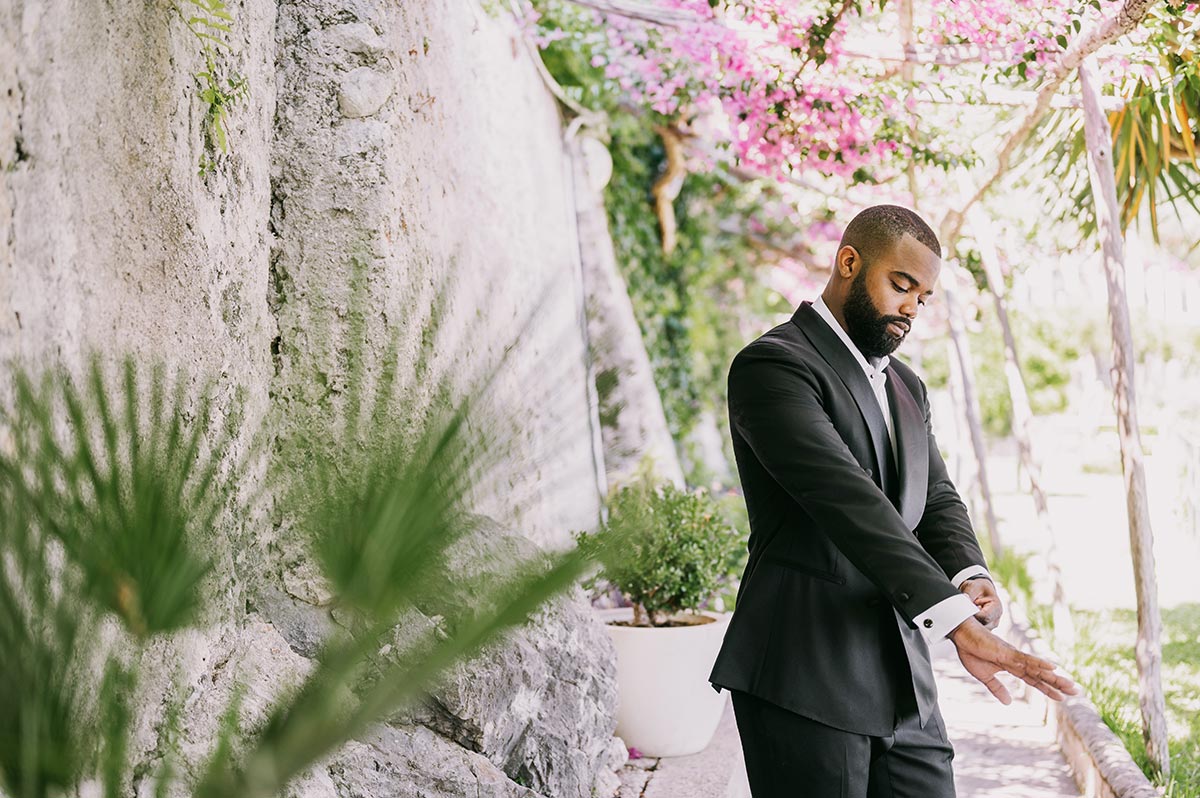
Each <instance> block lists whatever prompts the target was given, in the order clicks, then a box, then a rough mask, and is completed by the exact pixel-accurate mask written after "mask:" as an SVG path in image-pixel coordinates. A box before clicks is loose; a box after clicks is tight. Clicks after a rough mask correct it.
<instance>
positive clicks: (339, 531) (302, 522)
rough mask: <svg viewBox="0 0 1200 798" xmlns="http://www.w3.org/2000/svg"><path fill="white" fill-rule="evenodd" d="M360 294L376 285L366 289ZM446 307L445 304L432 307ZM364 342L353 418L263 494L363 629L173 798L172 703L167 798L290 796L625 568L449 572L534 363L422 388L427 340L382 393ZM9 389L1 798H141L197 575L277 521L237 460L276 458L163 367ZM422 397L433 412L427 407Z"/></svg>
mask: <svg viewBox="0 0 1200 798" xmlns="http://www.w3.org/2000/svg"><path fill="white" fill-rule="evenodd" d="M354 271H355V277H356V278H362V277H363V275H362V271H363V267H362V266H361V265H358V266H357V267H356V268H355V270H354ZM352 285H353V286H354V290H353V291H352V293H353V301H352V308H353V310H352V312H351V313H350V316H351V317H352V318H353V319H357V320H358V321H359V322H361V321H362V319H363V318H364V313H365V311H364V310H363V308H362V306H363V304H364V299H365V279H355V280H354V281H353V283H352ZM544 301H545V297H543V298H542V299H541V300H540V301H539V302H538V303H537V304H536V306H535V310H534V311H533V312H531V313H530V315H529V317H528V318H527V319H526V320H525V321H524V324H523V325H522V326H521V327H520V329H518V330H517V331H516V333H515V336H514V341H515V342H519V341H520V340H522V337H523V335H524V333H526V332H527V331H528V329H529V326H530V325H531V324H532V323H533V322H534V320H535V319H536V318H537V317H538V316H539V311H540V308H541V307H542V306H543V303H544ZM445 306H446V296H445V295H444V294H443V296H441V297H439V298H438V300H437V301H436V302H435V307H436V308H437V309H444V308H445ZM435 316H438V312H437V311H435ZM438 318H440V316H438ZM432 326H436V325H432ZM351 330H352V333H353V334H352V336H351V339H350V342H349V344H348V358H349V363H350V366H351V368H350V375H349V378H348V382H347V388H346V395H347V397H348V401H347V402H346V404H345V405H344V407H343V409H342V412H341V413H340V414H338V416H337V417H336V418H333V419H327V420H325V421H321V420H319V419H318V418H317V417H316V416H315V415H314V416H313V417H312V418H309V419H306V423H307V427H306V430H305V432H306V435H305V436H304V438H305V443H306V448H305V450H304V451H305V452H306V459H293V460H284V461H283V463H284V465H283V466H280V467H276V468H272V469H270V470H269V471H268V480H267V485H268V486H269V490H270V493H271V494H272V495H275V496H277V497H281V498H282V499H283V501H284V502H285V503H286V505H287V506H288V507H289V510H290V512H291V513H292V514H294V516H295V522H296V524H297V526H298V528H299V530H300V532H301V535H302V537H303V538H304V540H306V541H307V542H308V544H309V552H310V556H311V557H312V558H313V559H314V560H315V561H316V562H317V563H318V564H319V565H320V566H321V568H322V571H323V573H324V575H325V577H326V578H327V580H328V582H329V584H330V585H331V586H332V588H333V590H334V592H335V594H337V601H338V603H339V604H340V605H341V607H342V608H344V610H345V611H346V616H347V618H348V621H347V624H346V628H339V629H338V630H337V631H336V632H334V633H332V634H331V636H330V637H329V638H328V639H327V640H326V641H325V642H324V646H323V648H322V650H321V652H320V653H319V655H318V656H317V658H316V662H315V664H314V667H313V668H312V670H311V671H310V675H309V676H308V677H307V678H306V679H305V681H304V682H303V683H302V684H301V685H300V686H299V688H298V689H297V690H296V691H294V692H293V693H290V694H285V695H282V696H280V697H279V698H278V699H277V703H276V704H275V706H273V707H272V708H271V709H270V710H269V713H268V718H267V721H266V722H265V724H264V725H262V726H261V727H259V728H255V729H251V730H246V729H243V728H241V727H240V724H239V718H240V702H239V700H238V698H239V695H240V693H239V692H238V691H237V690H235V692H234V696H233V699H232V700H231V701H230V703H229V704H228V708H227V711H226V712H225V714H224V717H223V718H222V720H221V722H220V734H219V739H217V740H216V741H214V744H213V748H212V749H211V751H210V752H209V755H208V757H207V761H206V763H201V764H202V769H201V772H200V774H199V777H198V781H197V782H196V783H187V784H183V785H180V784H178V783H177V782H178V781H179V778H180V776H179V772H180V768H178V767H177V765H176V762H177V759H178V751H177V745H176V743H175V742H174V740H175V738H176V737H177V736H178V730H179V728H180V723H181V718H182V714H181V713H182V710H181V703H180V702H177V701H172V702H171V703H170V704H169V706H168V711H167V715H166V718H165V720H164V722H163V724H162V726H161V727H160V730H161V735H162V736H161V739H160V749H162V750H161V753H162V754H163V760H162V764H161V766H160V768H159V769H158V772H157V774H155V776H154V782H155V786H154V789H155V794H156V795H159V796H165V795H167V794H168V792H170V793H171V794H175V793H177V792H178V790H179V788H180V787H183V788H184V789H186V790H187V791H189V792H190V793H191V794H192V795H195V796H203V797H205V798H216V797H217V796H220V798H249V797H250V796H261V797H262V798H267V796H274V795H277V794H278V793H279V792H280V791H281V790H282V789H283V788H284V787H285V785H286V784H287V783H288V781H289V780H290V779H292V778H294V777H295V776H297V775H298V774H300V773H302V772H304V771H306V770H308V769H309V768H310V767H311V766H312V765H313V763H314V762H317V761H318V760H320V759H321V758H322V757H325V756H327V755H328V754H330V753H331V752H332V751H333V750H335V749H336V748H337V747H339V746H340V745H341V744H342V743H344V742H345V741H346V740H348V739H350V738H352V737H353V736H354V735H356V734H359V733H361V732H362V731H364V730H365V729H366V728H367V727H368V726H369V725H370V724H372V723H375V722H377V721H379V720H380V719H382V718H384V717H387V716H389V715H391V714H392V713H394V712H395V711H396V710H397V709H399V708H401V707H402V706H404V705H405V704H406V703H408V702H410V701H412V700H414V699H415V698H417V697H418V696H420V695H421V693H422V691H424V690H425V689H427V688H428V686H429V685H430V684H431V682H432V681H433V680H434V679H435V678H436V677H437V676H439V675H440V674H441V673H443V672H444V671H445V670H446V668H448V667H449V666H451V665H452V664H454V663H455V662H457V661H459V660H460V659H462V658H464V657H467V656H470V655H472V654H474V653H476V652H478V651H479V650H480V648H481V647H482V646H484V645H486V644H488V643H489V642H492V641H494V640H496V639H497V638H498V636H499V635H501V634H502V633H503V632H504V631H505V630H508V629H510V628H512V627H513V626H516V625H519V624H522V623H524V622H525V621H526V620H527V619H528V618H529V616H530V614H532V613H533V612H535V611H536V610H537V609H538V608H539V607H540V605H541V604H542V603H543V602H544V601H546V600H547V599H548V598H550V597H551V596H554V595H556V594H558V593H560V592H562V591H563V590H565V589H567V588H569V587H570V586H571V585H573V584H576V583H577V581H578V580H579V578H580V577H581V576H582V575H583V573H584V571H585V569H586V568H587V566H588V565H589V563H590V562H591V561H590V560H589V557H591V556H596V557H605V558H609V557H611V556H612V552H610V551H609V549H608V548H607V544H606V540H607V539H608V538H606V537H605V536H603V535H601V536H599V537H596V538H594V539H593V540H592V541H591V542H590V543H589V546H588V547H587V548H586V549H584V548H582V547H580V548H575V549H572V550H570V551H567V552H561V553H554V554H549V553H547V554H538V555H536V556H517V557H509V558H507V559H506V560H505V561H504V562H503V563H501V564H500V565H498V566H497V567H496V568H495V569H494V570H492V571H489V572H487V573H485V574H482V575H480V574H474V575H463V574H459V573H454V572H452V571H451V570H449V568H450V565H449V564H450V563H451V562H452V559H451V553H452V549H453V548H454V547H455V546H457V545H459V544H461V543H462V542H464V541H465V540H466V539H467V537H468V536H469V535H470V534H471V532H472V529H473V527H472V525H471V524H470V523H469V518H470V515H469V513H468V512H467V509H468V507H469V502H470V501H471V500H472V498H473V497H474V496H475V495H476V492H477V491H478V490H479V489H480V488H481V486H483V485H485V484H486V481H487V479H488V478H489V475H492V474H493V472H495V471H496V470H497V469H498V468H500V467H501V466H504V467H508V466H509V465H510V463H509V462H508V461H507V460H506V459H505V455H506V453H507V448H508V447H507V439H506V437H505V430H507V429H508V428H509V427H508V426H506V424H505V423H503V422H505V421H506V419H503V418H500V417H497V416H495V415H494V414H493V413H492V412H490V411H489V410H488V406H487V404H486V399H487V397H488V396H489V395H490V393H491V388H492V387H493V383H494V380H495V378H496V376H497V374H499V373H502V372H504V371H505V370H506V369H507V370H508V371H511V370H512V367H513V366H512V364H511V363H510V362H509V360H510V358H511V356H512V355H513V354H515V353H517V352H518V351H519V350H518V349H517V348H516V343H513V344H510V345H509V346H507V347H505V349H504V351H505V356H504V357H501V358H498V359H497V361H498V362H494V363H489V364H488V365H487V366H486V368H484V369H483V370H482V372H481V373H479V374H477V375H475V376H472V375H471V374H470V373H466V374H463V373H462V370H461V368H459V369H456V370H455V371H454V372H453V373H442V374H440V375H439V374H435V373H433V371H432V369H430V368H428V362H429V360H430V357H431V354H432V352H433V351H434V350H435V349H437V343H438V342H437V341H436V336H435V335H433V334H432V333H430V335H429V336H428V337H427V338H426V340H425V345H424V346H422V348H421V350H420V354H419V356H418V358H417V363H416V366H415V368H413V369H412V370H411V371H409V370H408V368H407V363H405V365H406V368H405V369H404V372H405V375H406V379H403V380H402V379H401V371H402V369H401V362H402V361H401V358H400V355H399V349H398V347H397V346H396V345H395V344H393V345H392V346H390V347H388V348H387V350H386V352H385V353H384V354H383V355H382V362H380V363H379V364H378V365H379V366H380V368H379V369H378V370H377V371H376V372H375V373H376V376H375V377H373V378H371V379H368V377H367V372H368V369H367V368H366V367H365V363H366V356H367V353H368V352H370V346H369V343H370V339H369V336H368V334H367V330H366V328H365V325H364V324H362V323H358V324H352V325H351ZM450 362H452V363H455V362H457V363H461V362H462V361H455V359H454V358H453V357H451V358H450ZM526 365H528V366H531V367H533V368H535V369H542V370H543V371H549V370H548V369H546V366H545V364H544V363H529V364H526ZM14 373H15V383H16V389H17V390H16V392H15V396H16V400H15V404H14V408H13V410H12V412H11V413H9V414H7V415H6V416H4V417H3V419H2V421H3V423H0V506H3V507H4V512H3V513H0V562H4V563H5V565H6V567H5V568H2V569H0V792H3V793H5V794H9V795H13V796H21V798H46V797H48V796H52V795H61V794H65V793H71V792H73V791H74V790H75V789H76V788H77V787H78V785H79V784H80V783H81V782H83V781H88V780H92V779H95V780H97V781H98V782H99V783H100V784H101V785H102V787H103V790H104V793H105V795H106V796H114V795H118V794H125V792H126V791H127V788H128V784H127V782H126V781H125V779H126V778H127V775H128V771H129V763H128V761H127V760H128V756H129V742H130V739H131V738H130V735H131V734H132V730H133V729H135V728H138V727H139V725H140V724H139V723H138V719H137V718H136V713H137V711H138V709H139V707H138V705H137V703H135V702H136V700H137V697H138V692H137V687H138V677H139V668H138V666H139V664H140V662H141V660H142V654H144V653H145V652H146V651H147V646H148V645H149V643H150V642H151V641H152V640H154V639H156V638H160V637H161V636H163V635H164V634H168V633H171V632H174V631H177V630H180V629H185V628H188V627H194V626H196V625H197V624H198V623H199V616H198V610H199V595H200V588H201V586H202V584H201V583H202V580H203V578H204V575H205V573H206V571H207V569H208V563H209V562H210V560H209V559H208V557H206V556H204V555H202V554H201V553H200V552H201V551H205V552H207V553H208V555H209V556H212V557H213V558H214V559H216V558H218V557H221V555H224V556H225V557H228V556H229V555H230V552H229V548H230V547H231V546H233V545H234V544H233V543H232V542H231V540H230V538H229V536H228V535H221V534H217V523H218V518H219V517H222V515H223V514H224V513H228V514H229V516H230V517H232V518H236V519H240V518H253V517H260V516H261V513H259V512H257V508H258V504H257V503H258V502H259V501H260V499H261V497H262V496H263V495H264V493H263V491H262V490H251V489H249V487H250V486H247V485H245V483H246V481H247V469H246V467H245V463H247V462H250V459H251V458H252V457H256V456H257V455H258V454H259V453H261V451H262V449H261V448H260V447H259V446H257V445H254V446H248V447H247V446H245V445H243V444H242V443H241V442H242V441H263V440H266V439H267V436H266V435H265V434H264V430H263V429H260V428H259V427H258V426H257V425H252V424H249V423H248V422H247V421H246V419H245V416H244V414H242V413H241V412H239V411H238V410H237V409H236V408H235V412H233V413H231V414H230V415H229V417H228V418H229V420H228V421H226V422H225V423H223V424H217V423H215V422H214V420H213V416H214V415H215V414H214V413H213V411H212V401H211V398H210V396H211V393H210V391H209V390H208V389H202V390H201V392H200V393H199V395H198V396H197V395H194V394H193V392H192V391H190V390H189V389H188V385H189V383H188V382H187V380H186V379H185V378H183V377H182V376H174V377H171V378H168V377H167V375H166V372H165V370H164V369H162V368H161V367H155V368H153V369H151V372H150V377H149V378H147V377H146V376H145V370H144V369H142V368H140V367H139V366H138V365H137V364H136V363H135V362H134V361H133V360H132V359H126V360H125V361H124V364H123V367H122V368H121V369H120V371H119V375H120V377H119V378H118V379H115V380H114V379H109V377H108V376H107V372H106V370H105V369H104V368H103V366H102V365H101V362H100V361H99V360H98V359H92V360H91V361H90V366H89V368H88V369H87V370H86V377H85V379H84V380H83V381H82V383H81V384H76V383H75V382H74V381H73V380H72V379H71V378H70V377H69V376H68V375H67V373H66V372H65V371H63V370H61V369H59V368H57V367H51V368H48V369H46V370H45V371H44V372H43V373H41V374H37V373H31V372H28V371H25V370H23V369H16V370H15V372H14ZM429 386H432V391H431V393H428V394H427V395H429V396H430V397H431V399H430V400H429V403H428V404H421V405H420V406H418V404H417V403H416V402H415V401H413V399H412V397H414V396H415V395H417V394H422V395H426V389H427V388H428V387H429ZM518 426H519V425H518ZM235 441H237V442H238V445H237V446H235V445H234V442H235ZM235 450H236V451H235ZM240 451H244V452H245V454H243V455H241V456H239V455H238V452H240ZM452 580H453V581H454V582H455V585H456V587H457V588H459V589H460V590H461V591H462V592H463V593H464V594H465V595H468V596H469V597H470V601H466V602H462V603H461V604H459V605H456V606H454V607H453V608H449V609H442V610H440V613H439V614H440V615H441V616H442V617H441V618H440V620H439V621H438V622H437V623H436V624H433V626H432V628H428V629H426V630H425V631H423V632H418V634H417V638H418V639H416V640H415V641H414V642H413V645H411V647H406V648H404V650H400V651H392V653H391V654H389V655H388V657H387V658H386V659H384V658H381V656H380V654H379V652H380V650H381V648H382V647H383V641H384V640H385V639H389V640H392V641H394V640H395V627H396V624H397V623H398V621H399V619H400V618H401V617H402V615H403V614H405V613H408V612H410V611H411V610H413V609H414V608H418V609H419V608H421V607H423V606H424V605H425V604H428V603H431V602H434V601H436V599H437V598H438V596H439V595H440V594H441V593H443V592H444V591H445V586H446V584H447V583H448V582H450V581H452ZM443 606H444V603H443ZM428 617H433V614H432V613H430V614H429V615H428ZM114 620H115V621H118V622H119V623H113V621H114ZM393 648H394V646H393ZM142 775H147V774H146V773H144V772H143V773H142Z"/></svg>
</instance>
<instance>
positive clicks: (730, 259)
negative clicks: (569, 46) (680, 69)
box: [605, 115, 791, 440]
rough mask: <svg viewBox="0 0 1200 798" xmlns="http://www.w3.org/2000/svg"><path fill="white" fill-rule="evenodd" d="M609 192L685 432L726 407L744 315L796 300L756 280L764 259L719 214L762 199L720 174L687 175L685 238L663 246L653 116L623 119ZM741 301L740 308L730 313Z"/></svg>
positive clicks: (618, 236)
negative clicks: (708, 412) (670, 247)
mask: <svg viewBox="0 0 1200 798" xmlns="http://www.w3.org/2000/svg"><path fill="white" fill-rule="evenodd" d="M610 151H611V153H612V158H613V176H612V180H611V181H610V182H609V185H608V187H607V190H606V193H605V204H606V206H607V209H608V217H609V228H610V231H611V234H612V238H613V245H614V247H615V249H616V253H617V262H618V264H619V265H620V267H621V271H622V275H623V276H624V278H625V281H626V284H627V286H628V289H629V295H630V299H631V300H632V301H633V307H634V312H635V314H636V316H637V319H638V323H639V325H640V327H641V330H642V337H643V340H644V341H645V344H646V350H647V353H648V354H649V356H650V362H651V364H652V366H653V368H654V375H655V382H656V384H657V386H658V389H659V393H660V394H661V396H662V398H663V409H664V411H665V412H666V416H667V422H668V425H669V426H670V428H671V432H672V434H673V435H674V437H675V439H676V440H680V439H682V438H684V437H685V436H686V435H687V433H688V432H689V431H690V430H691V429H692V427H693V425H694V424H695V421H696V417H697V416H698V415H699V413H700V411H701V410H702V409H703V408H704V407H705V406H706V405H707V406H708V407H711V408H713V409H715V410H717V411H718V414H721V413H723V412H724V407H725V399H724V397H725V387H726V386H725V374H726V372H727V369H728V365H729V363H730V362H731V361H732V360H733V356H734V355H735V354H736V353H737V351H738V349H740V348H741V347H742V346H743V345H745V340H743V338H744V336H743V333H742V331H741V330H740V329H739V325H738V321H739V318H743V317H747V316H748V317H755V316H761V317H767V316H769V314H772V313H774V314H778V313H780V312H786V311H789V310H790V309H791V308H790V305H789V304H788V303H787V302H786V301H784V300H783V298H782V297H780V296H779V295H778V294H777V293H776V292H774V291H773V290H770V289H769V288H767V287H766V286H765V285H763V284H762V281H761V280H759V279H758V277H757V271H758V270H759V269H760V268H761V267H760V266H759V265H758V264H759V263H760V262H761V257H760V256H759V255H758V254H757V253H755V252H753V251H752V250H751V248H750V246H749V244H748V243H747V239H746V238H745V237H744V236H741V235H739V234H737V233H736V232H729V231H728V230H723V229H722V227H721V220H722V219H726V218H745V217H746V216H747V215H748V214H753V212H754V202H755V198H752V197H750V196H748V195H746V194H745V193H744V190H743V189H742V188H741V187H740V186H739V185H738V184H737V183H736V181H731V180H729V179H728V178H726V177H724V176H723V175H722V174H720V173H710V174H689V175H688V176H687V177H686V178H685V180H684V182H683V188H682V189H681V191H680V194H679V197H678V198H677V199H676V200H675V203H674V208H675V221H676V225H677V239H678V243H677V246H676V248H675V250H674V251H673V252H672V253H671V254H669V255H667V254H665V253H664V252H663V249H662V239H661V236H660V231H659V225H658V220H657V218H656V216H655V214H654V205H653V199H652V193H651V189H652V187H653V185H654V182H655V180H657V179H658V176H659V174H660V172H661V170H662V169H663V168H664V164H665V158H666V155H665V152H664V149H663V145H662V142H661V140H660V139H659V137H658V136H657V135H656V134H655V133H654V131H653V129H652V128H651V126H650V120H648V119H642V118H638V117H633V116H628V115H625V116H620V117H617V118H616V119H615V120H614V121H613V123H612V142H611V145H610ZM731 308H736V309H737V311H736V312H731V310H730V309H731Z"/></svg>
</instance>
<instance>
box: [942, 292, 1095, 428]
mask: <svg viewBox="0 0 1200 798" xmlns="http://www.w3.org/2000/svg"><path fill="white" fill-rule="evenodd" d="M981 315H982V322H983V325H982V329H980V330H978V331H975V332H972V333H970V334H969V336H968V338H969V341H970V345H971V355H972V358H973V360H974V362H975V389H976V395H977V396H978V401H979V409H980V415H981V421H982V423H983V427H984V430H985V431H986V432H988V433H990V434H992V435H995V436H998V437H1003V436H1006V435H1009V434H1011V433H1012V400H1011V398H1010V394H1009V390H1008V380H1007V378H1006V377H1005V374H1004V362H1005V355H1004V336H1003V335H1002V334H1001V331H1000V323H999V321H998V320H997V319H996V314H995V311H994V309H993V307H992V306H991V305H990V304H988V305H985V306H984V309H983V311H982V313H981ZM1009 322H1010V323H1011V324H1012V326H1013V337H1014V338H1015V339H1016V342H1017V349H1018V354H1019V355H1020V358H1021V374H1022V376H1023V377H1024V380H1025V390H1026V392H1027V393H1028V395H1029V404H1030V407H1031V409H1032V410H1033V413H1034V414H1035V415H1040V414H1047V413H1057V412H1061V411H1062V410H1065V409H1066V407H1067V388H1068V386H1069V384H1070V366H1071V363H1072V362H1073V361H1075V360H1076V359H1077V358H1079V357H1080V355H1081V353H1082V352H1086V351H1088V350H1089V349H1090V348H1091V338H1092V336H1093V334H1094V331H1093V328H1089V327H1086V326H1083V325H1080V324H1079V323H1078V319H1077V318H1072V317H1069V316H1065V315H1064V316H1056V317H1049V316H1036V317H1035V316H1028V315H1026V314H1023V313H1018V312H1015V311H1014V310H1013V309H1012V308H1011V307H1010V308H1009ZM946 346H947V347H949V346H952V344H950V343H949V342H947V343H946Z"/></svg>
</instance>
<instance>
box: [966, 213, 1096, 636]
mask: <svg viewBox="0 0 1200 798" xmlns="http://www.w3.org/2000/svg"><path fill="white" fill-rule="evenodd" d="M968 216H969V217H970V222H971V231H972V232H973V233H974V234H975V242H976V243H977V244H978V245H979V254H980V257H981V258H982V259H983V270H984V273H985V274H986V275H987V286H988V292H989V293H990V294H991V295H992V303H993V304H994V305H995V308H996V317H997V319H998V320H999V321H1000V331H1001V332H1002V333H1003V337H1004V377H1005V382H1006V383H1007V385H1008V397H1009V400H1010V401H1011V403H1012V422H1013V423H1012V430H1013V437H1014V438H1016V439H1017V452H1018V455H1019V457H1020V459H1021V467H1022V468H1024V469H1025V473H1026V474H1028V475H1029V492H1030V493H1031V494H1032V496H1033V507H1034V510H1035V511H1036V514H1037V520H1038V527H1039V531H1040V532H1041V533H1042V538H1043V539H1044V540H1045V541H1046V552H1045V558H1046V559H1045V564H1046V578H1047V580H1048V582H1049V585H1048V587H1049V588H1050V590H1051V594H1050V595H1051V598H1050V601H1051V608H1052V610H1053V613H1054V638H1055V639H1054V642H1055V645H1056V647H1057V648H1059V650H1061V651H1065V652H1068V653H1069V652H1070V651H1071V650H1072V649H1073V648H1074V647H1075V623H1074V621H1073V620H1072V619H1071V610H1070V607H1069V605H1068V604H1067V596H1066V591H1064V590H1063V584H1062V569H1061V568H1060V566H1059V555H1058V542H1057V540H1056V538H1055V536H1054V525H1053V524H1052V523H1051V522H1050V503H1049V502H1048V501H1047V500H1046V491H1045V490H1044V489H1043V488H1042V464H1041V461H1040V459H1039V458H1038V457H1037V455H1036V453H1035V452H1034V444H1033V433H1032V430H1031V426H1032V423H1033V409H1032V408H1031V407H1030V405H1029V392H1028V390H1027V389H1026V386H1025V375H1024V374H1022V373H1021V361H1020V358H1019V357H1018V354H1017V341H1016V337H1015V336H1014V335H1013V331H1012V324H1011V323H1010V322H1009V319H1008V302H1007V299H1006V294H1007V287H1006V286H1005V284H1004V275H1002V274H1001V273H1000V262H999V257H1000V255H999V252H998V250H997V247H996V241H995V236H994V235H993V230H992V222H991V220H990V219H988V218H987V216H986V215H985V214H984V213H983V210H982V209H981V208H980V207H979V206H978V205H976V206H975V207H973V208H972V209H971V210H970V211H968Z"/></svg>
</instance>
